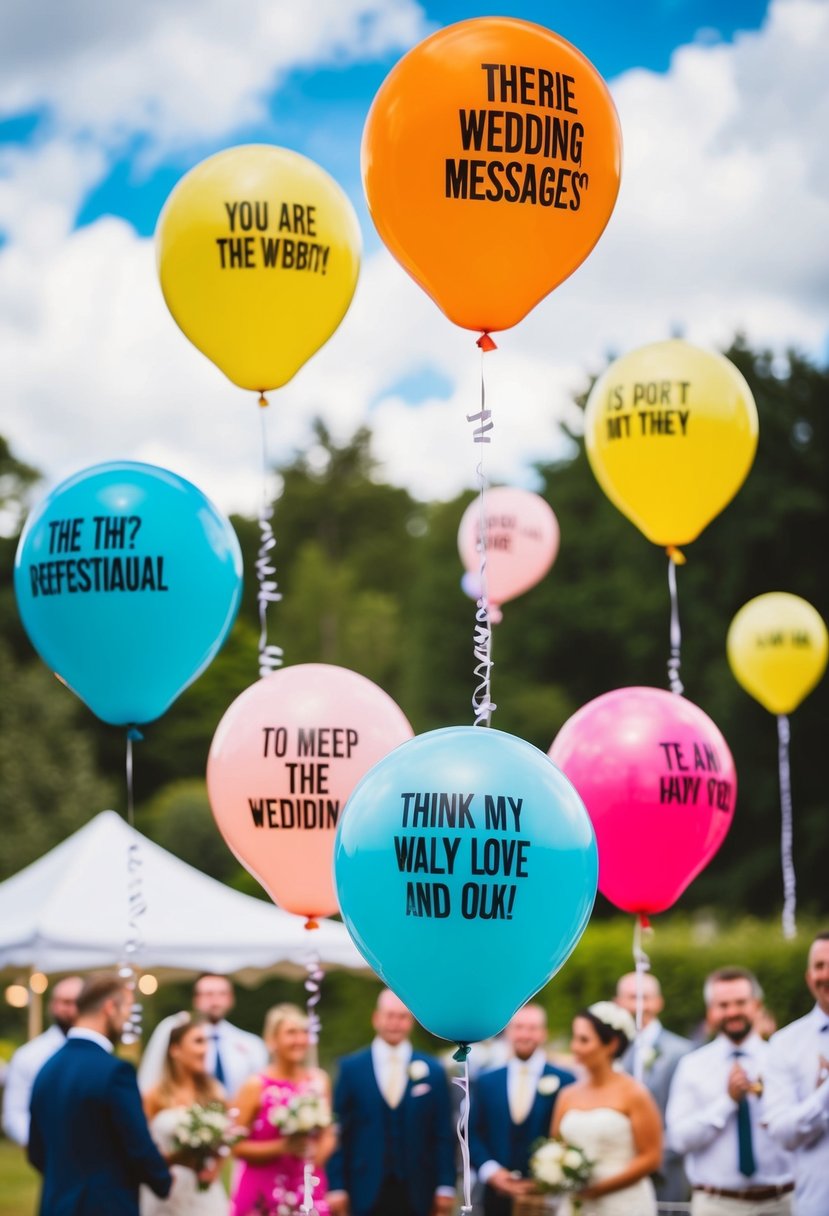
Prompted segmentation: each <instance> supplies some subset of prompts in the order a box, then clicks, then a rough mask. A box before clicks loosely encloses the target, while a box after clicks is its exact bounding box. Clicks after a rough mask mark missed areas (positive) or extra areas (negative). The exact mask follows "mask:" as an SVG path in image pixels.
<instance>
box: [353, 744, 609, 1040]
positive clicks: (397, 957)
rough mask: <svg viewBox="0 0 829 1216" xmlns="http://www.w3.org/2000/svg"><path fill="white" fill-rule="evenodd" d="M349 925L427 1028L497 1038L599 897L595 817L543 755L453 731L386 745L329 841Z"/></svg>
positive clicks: (551, 971)
mask: <svg viewBox="0 0 829 1216" xmlns="http://www.w3.org/2000/svg"><path fill="white" fill-rule="evenodd" d="M334 877H335V882H336V886H337V895H338V898H339V903H340V909H341V911H342V915H343V920H344V921H345V923H346V925H347V927H348V931H349V933H350V934H351V936H352V938H353V939H354V942H355V944H356V946H357V948H358V949H359V950H360V952H361V953H362V954H363V956H364V957H365V958H366V959H367V961H368V962H369V963H370V964H371V966H372V967H373V968H374V970H375V971H376V972H377V974H378V975H379V976H380V977H381V978H382V979H383V980H384V982H385V983H386V984H387V985H388V987H389V988H391V989H392V990H393V991H394V992H396V993H397V995H398V996H399V997H400V999H401V1000H402V1001H404V1002H405V1004H406V1005H407V1006H408V1007H409V1009H411V1011H412V1013H413V1014H414V1015H415V1017H416V1018H417V1020H418V1021H419V1022H420V1023H421V1024H422V1025H423V1026H425V1027H426V1029H427V1030H429V1031H431V1032H432V1033H433V1034H436V1035H439V1036H440V1037H441V1038H444V1039H450V1040H451V1041H452V1042H456V1043H472V1042H476V1041H478V1040H480V1039H485V1038H489V1037H490V1036H491V1035H494V1034H497V1033H498V1032H499V1031H500V1030H502V1029H503V1027H504V1026H505V1025H506V1024H507V1022H508V1021H509V1019H510V1018H511V1017H512V1015H513V1013H515V1011H516V1010H517V1009H519V1008H520V1007H521V1006H522V1005H523V1004H524V1002H525V1001H527V1000H529V998H530V997H531V996H532V995H533V994H534V993H535V992H537V991H538V989H539V988H541V987H543V985H544V984H546V983H547V981H548V980H549V979H550V978H551V977H552V976H553V975H555V973H556V971H558V969H559V968H560V967H561V966H562V964H563V963H564V962H565V960H566V959H567V958H568V956H569V955H570V953H571V951H572V950H573V949H574V947H575V945H576V943H577V942H578V940H579V938H580V937H581V935H582V933H583V932H584V928H585V926H586V924H587V921H588V919H589V917H590V912H591V910H592V908H593V902H594V900H595V898H596V882H597V878H598V855H597V852H596V838H595V836H594V833H593V828H592V825H591V823H590V817H589V816H588V814H587V811H586V810H585V808H584V804H583V803H582V801H581V799H580V798H579V795H578V794H577V793H576V791H575V789H574V788H573V786H572V785H571V784H570V782H569V781H568V780H567V778H566V777H565V776H564V774H563V773H562V772H561V771H560V770H559V769H557V768H556V767H555V765H554V764H553V763H552V761H551V760H549V758H548V757H547V756H545V755H544V753H543V752H541V751H539V750H538V749H537V748H535V747H533V746H532V745H531V744H529V743H526V742H525V741H524V740H523V739H517V738H516V737H515V736H514V735H507V734H504V733H503V732H502V731H497V730H490V729H486V728H481V727H475V726H454V727H449V728H448V729H445V730H436V731H431V732H429V733H428V734H425V735H419V736H418V737H417V738H415V739H412V740H411V741H410V742H408V743H403V744H402V745H401V746H400V747H398V748H396V749H395V750H394V751H393V752H390V753H389V755H388V756H386V757H385V758H384V759H383V760H381V761H380V763H379V764H376V765H375V766H374V768H373V769H371V770H370V771H369V772H368V773H367V774H366V776H365V777H363V779H362V781H361V782H360V783H359V785H357V786H356V788H355V789H354V792H353V793H352V795H351V797H350V799H349V800H348V803H347V805H346V807H345V811H344V812H343V816H342V819H341V820H340V824H339V827H338V829H337V837H336V841H335V846H334Z"/></svg>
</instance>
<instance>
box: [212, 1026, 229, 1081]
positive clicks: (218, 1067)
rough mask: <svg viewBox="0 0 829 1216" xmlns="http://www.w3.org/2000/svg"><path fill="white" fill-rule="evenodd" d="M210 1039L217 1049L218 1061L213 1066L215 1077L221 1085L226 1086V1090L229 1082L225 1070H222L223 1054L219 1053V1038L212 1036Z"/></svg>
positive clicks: (215, 1035)
mask: <svg viewBox="0 0 829 1216" xmlns="http://www.w3.org/2000/svg"><path fill="white" fill-rule="evenodd" d="M210 1037H211V1039H212V1040H213V1046H214V1047H215V1048H216V1060H215V1063H214V1064H213V1076H214V1077H215V1078H216V1080H217V1081H218V1082H219V1084H220V1085H222V1086H225V1088H226V1087H227V1082H226V1079H225V1070H224V1068H222V1053H221V1052H220V1051H219V1036H218V1035H217V1034H212V1035H211V1036H210Z"/></svg>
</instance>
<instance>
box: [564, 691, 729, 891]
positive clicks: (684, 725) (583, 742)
mask: <svg viewBox="0 0 829 1216" xmlns="http://www.w3.org/2000/svg"><path fill="white" fill-rule="evenodd" d="M549 755H550V759H551V760H552V761H553V763H554V764H557V765H558V767H559V768H560V769H561V770H562V772H564V773H565V774H566V776H568V777H569V778H570V780H571V781H572V783H573V785H574V786H575V787H576V789H577V790H578V792H579V794H580V795H581V797H582V801H583V802H584V804H585V806H586V807H587V812H588V814H589V815H590V818H591V820H592V821H593V827H594V829H595V832H596V839H597V841H598V846H599V890H600V891H601V892H602V894H603V895H605V896H607V898H608V899H609V900H610V901H611V903H614V904H615V905H616V906H617V907H618V908H621V909H622V911H624V912H635V913H643V914H646V915H647V914H650V913H654V912H664V911H665V909H666V908H670V906H671V904H673V903H675V902H676V900H677V899H679V897H680V895H681V894H682V892H683V891H684V890H685V888H686V887H687V886H688V885H689V883H691V882H693V880H694V879H695V878H696V876H697V875H698V874H699V873H700V871H701V870H703V869H704V868H705V866H706V865H707V864H708V862H709V861H710V860H711V858H712V857H713V856H714V854H715V853H716V852H717V850H718V849H719V847H720V845H721V844H722V842H723V840H724V839H725V836H726V833H727V832H728V829H729V827H730V826H731V820H732V818H733V816H734V806H735V803H736V799H737V774H736V772H735V770H734V761H733V759H732V757H731V752H730V751H729V749H728V744H727V743H726V741H725V739H724V738H723V737H722V735H721V734H720V732H719V730H718V729H717V727H716V726H715V725H714V723H713V722H712V721H711V719H710V718H709V717H708V715H707V714H705V713H703V711H702V710H701V709H699V708H698V707H697V706H696V705H694V704H693V703H692V702H691V701H686V700H685V698H684V697H680V696H677V695H676V694H675V693H672V692H666V691H665V690H664V689H661V688H618V689H616V690H615V691H614V692H608V693H605V694H604V695H603V696H601V697H597V698H596V699H595V700H594V701H590V702H588V704H587V705H584V706H582V708H581V709H580V710H578V711H577V712H576V713H575V714H573V716H572V718H570V719H569V720H568V721H567V722H565V724H564V726H563V727H562V728H561V730H560V731H559V733H558V735H557V736H556V739H555V742H554V743H553V745H552V747H551V748H550V752H549Z"/></svg>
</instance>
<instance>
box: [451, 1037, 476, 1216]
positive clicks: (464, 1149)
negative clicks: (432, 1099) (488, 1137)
mask: <svg viewBox="0 0 829 1216" xmlns="http://www.w3.org/2000/svg"><path fill="white" fill-rule="evenodd" d="M467 1051H468V1049H467ZM452 1084H453V1085H457V1087H458V1089H460V1090H461V1092H462V1093H463V1097H462V1098H461V1109H460V1114H459V1115H458V1123H457V1130H458V1144H459V1145H460V1150H461V1163H462V1166H463V1203H462V1204H461V1206H460V1208H459V1209H458V1214H459V1216H464V1213H468V1212H471V1211H472V1165H471V1162H470V1159H469V1060H468V1059H467V1057H466V1056H464V1059H463V1074H462V1075H461V1076H460V1077H453V1078H452Z"/></svg>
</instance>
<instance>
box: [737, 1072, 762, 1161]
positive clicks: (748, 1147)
mask: <svg viewBox="0 0 829 1216" xmlns="http://www.w3.org/2000/svg"><path fill="white" fill-rule="evenodd" d="M743 1055H745V1052H744V1051H735V1052H734V1056H735V1058H736V1059H739V1057H740V1056H743ZM737 1165H738V1167H739V1170H740V1173H741V1174H743V1175H744V1176H745V1177H746V1178H750V1177H751V1175H752V1174H753V1173H755V1172H756V1170H757V1162H756V1161H755V1160H754V1143H753V1141H752V1138H751V1111H750V1110H749V1107H748V1098H741V1099H740V1101H739V1103H738V1104H737Z"/></svg>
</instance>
